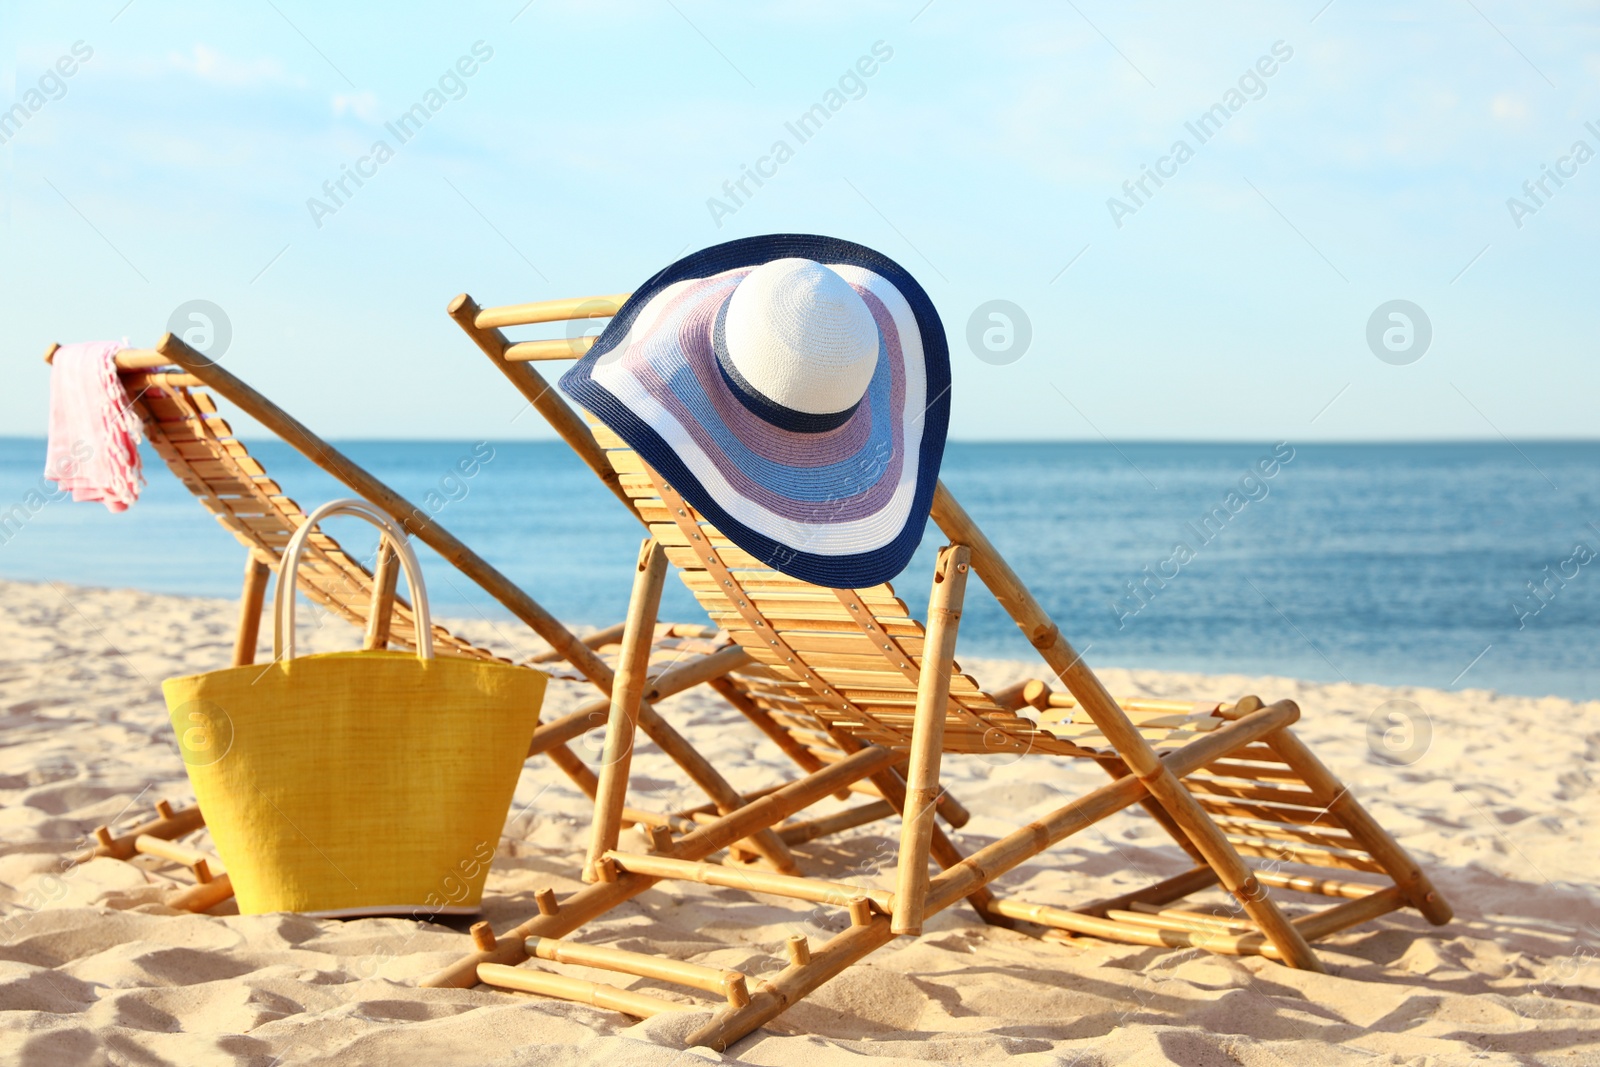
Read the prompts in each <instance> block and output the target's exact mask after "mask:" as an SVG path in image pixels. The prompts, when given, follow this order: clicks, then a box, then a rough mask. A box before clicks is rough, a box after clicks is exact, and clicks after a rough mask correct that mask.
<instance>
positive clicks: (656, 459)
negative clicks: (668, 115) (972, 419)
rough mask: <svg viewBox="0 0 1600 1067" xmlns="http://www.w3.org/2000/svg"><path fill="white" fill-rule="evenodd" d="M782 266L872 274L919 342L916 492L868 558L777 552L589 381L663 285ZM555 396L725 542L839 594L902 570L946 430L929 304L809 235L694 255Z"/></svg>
mask: <svg viewBox="0 0 1600 1067" xmlns="http://www.w3.org/2000/svg"><path fill="white" fill-rule="evenodd" d="M784 258H801V259H810V260H814V261H816V262H819V263H836V264H848V265H852V266H857V267H861V268H864V269H866V270H869V271H872V272H873V273H875V274H877V275H879V276H881V277H882V278H883V279H885V280H886V281H887V282H889V284H891V285H892V286H893V287H894V288H895V289H896V290H898V292H899V293H900V295H901V296H902V297H903V298H904V299H905V301H906V303H907V304H908V305H909V307H910V308H911V313H912V315H913V317H914V318H915V320H916V326H917V330H918V331H919V333H920V335H921V336H920V341H921V345H920V348H921V352H922V359H923V363H924V367H923V371H924V378H925V382H926V392H925V396H926V397H927V400H926V406H925V410H924V412H923V415H922V432H921V434H920V439H919V442H918V445H917V454H918V462H917V465H916V485H915V489H914V491H913V493H912V500H911V506H910V510H909V512H908V513H907V518H906V521H905V523H904V525H903V527H902V529H901V530H900V531H899V532H898V533H897V534H896V535H895V536H894V537H893V538H892V539H891V540H889V541H888V542H887V543H885V544H883V545H881V546H879V547H877V548H874V549H872V550H870V551H865V552H859V553H853V554H825V553H817V552H811V551H807V550H805V549H803V548H800V547H798V546H795V545H788V544H783V543H781V542H780V541H778V540H775V539H774V538H772V537H770V536H768V535H766V534H764V533H762V532H761V531H758V530H755V529H752V528H750V527H749V526H748V525H746V524H745V523H743V522H740V521H739V520H738V519H736V518H734V517H733V515H732V514H730V513H729V511H728V509H727V508H726V507H724V506H723V505H722V503H721V502H720V501H719V500H718V499H717V498H716V496H715V495H713V494H712V493H711V492H710V491H709V490H708V489H707V488H706V487H705V486H703V485H702V484H701V482H700V480H699V479H698V478H697V477H696V476H695V475H694V474H693V473H692V472H691V471H690V470H689V467H688V466H687V465H686V464H685V463H684V461H683V460H682V459H681V458H680V457H679V455H678V454H677V452H676V451H675V450H674V449H673V448H672V447H671V446H669V445H668V444H667V442H666V441H665V440H663V439H662V437H661V435H660V434H659V433H657V432H656V430H655V429H654V428H653V427H652V426H650V425H649V424H648V423H647V422H645V421H644V420H642V419H641V418H640V417H639V416H638V415H637V414H636V413H635V412H634V411H633V410H632V409H630V408H629V407H628V406H627V405H626V404H625V403H623V402H622V401H621V400H619V399H618V398H617V397H616V396H615V395H614V394H613V393H612V392H611V391H610V390H608V389H607V388H606V387H605V386H604V385H602V384H601V383H600V382H599V381H597V380H596V379H595V375H594V372H595V369H596V367H597V365H598V364H599V363H600V361H601V360H602V359H604V358H605V357H606V355H607V354H608V353H610V352H612V350H613V349H614V348H615V347H616V346H617V345H618V344H620V343H621V342H622V341H623V340H624V339H625V338H627V337H628V335H629V332H630V330H631V329H632V327H633V324H634V321H635V319H636V318H637V317H638V315H639V313H640V311H641V310H642V309H643V308H645V307H646V306H647V305H649V303H650V302H651V301H652V300H653V299H654V298H655V297H656V296H658V295H660V294H661V292H662V291H663V290H665V289H666V288H667V287H668V286H671V285H674V284H676V283H678V282H682V281H688V280H695V279H702V278H707V277H710V276H712V275H716V274H720V273H722V272H725V271H730V270H738V269H741V268H749V267H756V266H760V265H761V264H763V263H767V262H770V261H772V260H775V259H784ZM561 388H562V389H563V390H564V391H565V392H566V393H567V394H568V395H569V396H571V397H572V398H573V399H574V400H575V401H577V402H578V403H579V404H581V405H583V406H584V407H585V408H587V409H588V410H589V411H590V412H591V413H593V414H594V415H595V416H596V417H597V418H599V419H600V420H601V421H602V422H604V423H605V424H606V425H607V426H609V427H610V428H611V430H612V431H613V432H615V433H616V434H617V436H619V437H621V438H622V439H623V440H624V441H626V442H627V443H628V445H629V446H630V447H632V448H633V449H634V451H636V452H637V453H638V454H639V455H640V457H641V458H642V459H644V461H645V462H646V463H648V464H650V466H651V467H653V468H655V470H656V471H657V472H658V473H659V474H660V475H661V476H662V478H664V479H665V480H666V481H667V483H668V484H670V485H672V486H673V487H674V488H675V489H677V491H678V492H679V493H681V494H682V496H683V498H684V499H685V500H686V501H688V502H689V503H690V504H691V505H693V506H694V508H695V509H696V510H698V511H699V512H700V513H701V514H702V515H704V516H705V518H706V519H707V520H708V521H709V522H710V523H711V524H712V525H713V526H715V527H716V528H717V529H718V530H719V531H721V532H722V533H723V534H724V535H725V536H727V537H728V539H729V540H731V541H733V543H734V544H736V545H738V546H739V547H740V548H742V549H744V551H746V552H747V553H749V554H750V555H751V556H754V557H755V558H756V559H759V560H761V561H762V562H764V563H766V564H767V565H769V566H771V567H773V568H774V569H776V570H779V571H781V572H783V573H785V574H788V575H790V576H791V577H794V578H799V579H801V580H802V581H807V582H812V583H814V584H816V585H823V586H828V587H830V588H838V589H851V588H861V587H864V586H869V585H876V584H878V583H880V582H886V581H889V580H890V579H891V578H893V577H895V576H896V575H898V574H899V573H900V572H901V571H902V570H904V569H905V567H906V564H908V563H909V562H910V561H911V556H912V554H913V553H914V552H916V550H917V546H918V545H919V544H920V543H921V541H922V534H923V531H924V529H925V528H926V526H927V520H928V514H929V512H930V510H931V509H932V506H933V494H934V489H935V487H936V486H937V484H938V480H939V466H940V461H941V459H942V458H943V455H944V445H945V436H946V433H947V431H948V429H949V422H950V353H949V348H948V344H947V342H946V339H945V334H944V327H943V324H942V323H941V322H940V320H939V315H938V312H937V311H936V310H935V309H934V306H933V301H932V300H930V299H929V297H928V294H927V293H926V292H924V291H923V288H922V286H921V285H919V284H918V283H917V281H916V279H915V278H913V277H912V276H911V275H910V274H909V273H908V272H907V271H906V270H905V269H904V268H903V267H901V266H900V265H899V264H898V263H896V262H894V261H893V260H892V259H890V258H889V257H887V256H885V255H883V254H882V253H879V252H875V251H873V250H872V249H870V248H867V247H865V246H863V245H858V244H855V243H853V242H850V241H843V240H839V239H838V238H833V237H822V236H816V235H811V234H769V235H764V236H760V237H747V238H742V239H740V240H736V241H730V242H727V243H726V244H720V245H714V246H712V247H710V248H706V249H703V250H701V251H699V252H695V253H693V254H691V255H689V256H686V257H684V258H683V259H680V260H678V261H677V262H676V263H673V264H672V265H671V266H669V267H667V268H666V269H664V270H662V271H661V272H660V273H658V274H657V275H655V277H653V278H651V279H650V280H649V281H647V282H646V283H645V284H644V285H643V286H641V287H640V288H639V289H638V290H637V291H636V292H634V293H633V294H632V296H630V297H629V298H628V300H627V301H626V302H625V303H624V304H623V305H622V307H621V308H620V309H618V311H617V314H616V315H615V317H613V318H612V320H611V322H610V323H609V324H608V325H607V326H606V328H605V330H604V331H603V332H602V333H601V334H600V336H599V337H598V338H597V339H596V340H595V344H594V347H593V348H591V349H590V350H589V352H588V354H587V355H585V356H584V357H583V358H582V359H581V360H579V362H578V363H577V365H576V366H574V367H573V368H572V369H571V370H569V371H568V372H567V373H566V374H565V375H563V376H562V378H561Z"/></svg>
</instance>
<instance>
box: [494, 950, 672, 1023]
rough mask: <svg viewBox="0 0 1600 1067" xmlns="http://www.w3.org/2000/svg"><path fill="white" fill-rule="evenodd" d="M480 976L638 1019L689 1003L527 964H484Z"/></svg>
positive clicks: (511, 986)
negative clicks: (540, 968) (530, 967)
mask: <svg viewBox="0 0 1600 1067" xmlns="http://www.w3.org/2000/svg"><path fill="white" fill-rule="evenodd" d="M479 980H481V981H482V982H483V983H484V984H485V985H494V986H499V987H501V988H502V989H515V990H517V991H518V992H521V993H541V994H543V995H544V996H547V997H559V998H560V999H562V1000H571V1001H576V1002H577V1003H579V1004H591V1005H593V1006H594V1007H596V1008H605V1009H606V1010H608V1011H620V1012H622V1013H623V1014H625V1015H632V1016H634V1017H635V1018H638V1019H648V1018H650V1017H651V1016H652V1015H660V1014H661V1013H662V1012H664V1011H683V1010H685V1009H686V1008H687V1007H688V1005H686V1004H677V1003H674V1002H672V1001H670V1000H661V999H659V998H657V997H652V996H646V995H645V994H643V993H633V992H629V991H628V990H626V989H618V988H616V987H615V986H608V985H602V984H600V983H599V982H586V981H584V980H583V979H581V978H568V977H566V976H565V975H560V974H551V973H549V972H548V971H535V970H530V969H528V968H526V967H506V966H503V965H501V964H498V963H485V964H482V965H480V966H479V967H478V971H477V973H476V974H475V975H474V976H473V981H474V982H476V981H479Z"/></svg>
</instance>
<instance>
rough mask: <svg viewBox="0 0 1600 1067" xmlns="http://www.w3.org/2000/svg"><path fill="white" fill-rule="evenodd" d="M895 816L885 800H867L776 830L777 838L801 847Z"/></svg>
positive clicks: (893, 809)
mask: <svg viewBox="0 0 1600 1067" xmlns="http://www.w3.org/2000/svg"><path fill="white" fill-rule="evenodd" d="M894 814H896V812H895V808H894V805H892V804H890V803H889V802H888V801H887V800H869V801H867V802H866V803H865V804H857V805H855V806H854V807H851V808H846V809H845V810H844V811H841V812H837V813H835V814H833V815H823V816H820V817H818V818H815V819H807V820H805V821H804V822H793V823H789V824H788V825H787V826H780V827H779V828H778V836H779V837H780V838H782V839H783V843H784V844H786V845H803V844H805V843H806V842H807V841H815V840H816V839H817V838H819V837H827V836H829V835H831V834H836V833H839V832H841V831H843V830H850V829H854V828H855V827H857V826H865V825H866V824H867V823H869V822H877V821H878V820H879V819H887V818H888V817H889V816H891V815H894Z"/></svg>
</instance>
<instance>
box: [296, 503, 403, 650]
mask: <svg viewBox="0 0 1600 1067" xmlns="http://www.w3.org/2000/svg"><path fill="white" fill-rule="evenodd" d="M334 515H349V516H351V517H353V518H358V519H365V520H366V521H368V522H370V523H371V524H372V525H374V526H376V527H377V528H378V529H379V530H381V531H383V538H382V541H380V543H379V545H378V551H379V553H380V554H381V553H382V551H383V543H384V542H387V543H388V544H389V545H390V546H392V547H393V549H394V554H395V556H396V557H397V558H398V559H399V560H400V567H401V569H402V570H404V571H405V575H406V587H407V588H409V589H410V590H411V616H412V618H413V619H414V620H415V622H416V625H417V639H416V644H417V658H418V659H422V660H428V659H432V658H433V618H432V616H431V615H430V614H429V612H428V591H427V588H426V587H425V586H424V585H423V582H422V567H421V565H420V564H418V563H417V554H416V552H414V551H412V548H411V544H410V541H409V539H408V538H407V537H406V533H405V531H404V530H402V529H401V528H400V525H399V524H398V523H396V522H395V521H394V520H393V519H392V518H390V517H389V516H388V515H386V514H384V513H383V512H382V511H379V510H378V509H377V508H375V507H373V506H372V505H371V504H369V503H367V502H366V501H365V500H357V499H355V498H353V497H347V498H345V499H343V500H330V501H328V502H327V503H326V504H323V505H322V506H321V507H319V508H317V509H316V510H315V511H313V512H312V513H311V514H309V515H307V516H306V521H305V523H304V524H303V525H301V527H300V528H299V529H298V530H296V531H295V532H294V536H293V537H291V538H289V544H288V546H287V547H286V548H285V549H284V550H283V560H282V561H281V562H280V563H279V564H278V587H277V589H276V590H274V591H273V599H272V660H273V662H274V663H276V662H277V661H278V660H280V659H294V603H295V597H294V593H295V585H296V582H295V577H296V573H297V572H298V571H299V569H300V560H301V559H302V558H303V557H304V556H305V551H306V546H307V544H308V543H309V542H310V539H311V534H312V532H313V531H314V530H315V529H316V528H317V524H318V523H320V522H321V521H322V520H323V519H326V518H330V517H332V516H334ZM373 599H374V603H376V600H377V598H376V597H374V598H373Z"/></svg>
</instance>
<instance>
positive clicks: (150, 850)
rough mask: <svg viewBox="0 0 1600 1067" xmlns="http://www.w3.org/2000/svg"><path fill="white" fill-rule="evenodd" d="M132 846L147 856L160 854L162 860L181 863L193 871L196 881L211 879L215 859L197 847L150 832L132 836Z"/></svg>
mask: <svg viewBox="0 0 1600 1067" xmlns="http://www.w3.org/2000/svg"><path fill="white" fill-rule="evenodd" d="M133 847H134V849H135V850H136V851H138V852H142V853H144V854H145V855H147V856H160V857H161V858H162V859H164V860H171V861H172V862H173V863H178V864H182V865H183V866H185V867H187V868H189V870H191V871H193V872H194V880H195V881H196V882H201V883H204V882H209V881H211V862H212V861H213V860H215V859H216V857H215V856H212V855H210V854H209V853H206V852H202V851H200V850H199V849H197V848H192V847H190V846H189V845H185V844H182V843H180V842H177V841H169V840H167V839H166V838H164V837H153V836H151V835H150V834H140V835H139V836H138V837H136V838H134V841H133Z"/></svg>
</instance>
